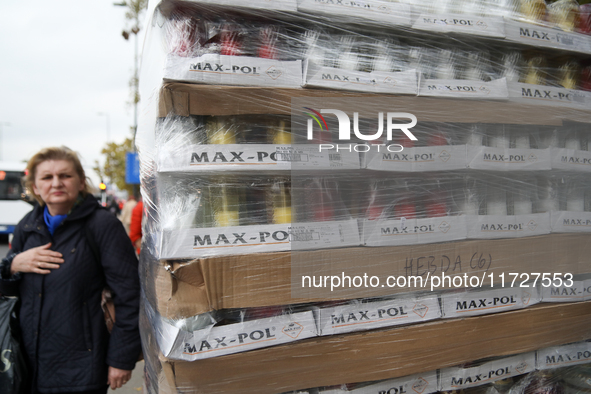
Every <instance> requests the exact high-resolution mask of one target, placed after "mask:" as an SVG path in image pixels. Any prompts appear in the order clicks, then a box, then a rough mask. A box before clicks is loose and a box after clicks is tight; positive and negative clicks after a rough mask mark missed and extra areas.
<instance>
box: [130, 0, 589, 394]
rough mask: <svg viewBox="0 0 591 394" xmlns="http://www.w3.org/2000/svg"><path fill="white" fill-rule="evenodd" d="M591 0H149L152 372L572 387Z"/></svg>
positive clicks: (582, 239) (159, 382)
mask: <svg viewBox="0 0 591 394" xmlns="http://www.w3.org/2000/svg"><path fill="white" fill-rule="evenodd" d="M590 15H591V9H590V8H589V5H579V4H578V3H577V2H576V1H574V0H566V1H565V0H557V1H554V2H550V1H547V2H545V1H544V0H494V1H493V0H480V1H463V0H445V1H423V2H418V1H414V0H400V1H384V0H364V1H349V0H342V1H341V0H338V1H337V0H335V1H332V0H275V1H270V0H251V1H250V2H238V1H233V0H219V1H213V0H210V1H171V0H164V1H160V2H151V3H150V6H149V19H148V25H147V34H146V41H145V45H144V51H143V59H142V73H141V78H140V89H141V95H142V101H141V106H142V108H141V117H140V125H139V129H138V135H137V139H136V141H137V145H138V150H139V154H140V163H141V180H142V197H143V199H144V207H145V215H144V222H143V230H144V237H143V245H142V252H141V256H140V263H141V276H142V285H143V296H144V297H143V308H142V316H141V322H142V323H141V327H142V335H143V339H144V354H145V355H146V374H145V379H146V388H147V390H148V392H150V393H208V394H209V393H257V394H259V393H262V394H279V393H288V392H289V393H291V392H293V393H344V392H354V393H376V394H382V393H388V394H410V393H413V392H414V393H417V394H429V393H435V392H439V391H442V392H452V391H454V392H460V391H461V392H465V393H466V394H468V393H471V392H473V391H478V392H479V393H480V392H482V393H486V394H506V393H509V394H534V393H535V394H538V393H542V392H544V393H551V394H563V393H564V394H570V393H590V392H591V386H590V384H589V382H590V380H591V368H590V367H589V365H590V364H589V363H591V342H589V341H590V340H591V263H590V262H589V256H591V243H590V242H589V241H590V240H591V238H590V237H591V234H590V233H591V35H589V34H591V25H590V24H589V21H590V20H591V19H590Z"/></svg>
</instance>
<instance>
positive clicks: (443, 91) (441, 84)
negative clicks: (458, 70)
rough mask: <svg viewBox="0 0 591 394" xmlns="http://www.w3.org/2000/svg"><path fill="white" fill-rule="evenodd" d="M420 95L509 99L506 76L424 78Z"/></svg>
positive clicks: (420, 87)
mask: <svg viewBox="0 0 591 394" xmlns="http://www.w3.org/2000/svg"><path fill="white" fill-rule="evenodd" d="M419 96H434V97H452V98H462V99H485V100H494V99H507V97H509V94H508V93H507V80H506V79H505V78H501V79H497V80H494V81H490V82H484V81H468V80H463V79H424V80H422V81H421V84H420V86H419Z"/></svg>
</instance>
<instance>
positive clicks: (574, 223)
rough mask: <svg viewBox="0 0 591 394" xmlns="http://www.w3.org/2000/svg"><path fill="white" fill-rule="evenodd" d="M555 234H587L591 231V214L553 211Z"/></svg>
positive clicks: (553, 230) (552, 224) (552, 220)
mask: <svg viewBox="0 0 591 394" xmlns="http://www.w3.org/2000/svg"><path fill="white" fill-rule="evenodd" d="M550 226H551V228H552V232H553V233H585V232H589V231H591V212H573V211H552V212H550Z"/></svg>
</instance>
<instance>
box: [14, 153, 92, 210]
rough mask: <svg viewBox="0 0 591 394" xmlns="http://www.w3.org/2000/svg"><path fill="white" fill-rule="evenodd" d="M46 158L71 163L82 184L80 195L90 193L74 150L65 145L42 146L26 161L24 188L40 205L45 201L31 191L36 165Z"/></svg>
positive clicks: (84, 174)
mask: <svg viewBox="0 0 591 394" xmlns="http://www.w3.org/2000/svg"><path fill="white" fill-rule="evenodd" d="M47 160H67V161H69V162H70V163H72V164H73V165H74V170H75V171H76V174H78V176H79V177H80V181H81V182H82V184H83V185H84V188H83V189H82V192H81V193H82V195H83V196H86V195H87V194H88V193H90V188H89V186H88V182H87V180H86V173H85V172H84V168H82V164H81V163H80V158H79V157H78V154H77V153H76V152H74V151H73V150H71V149H70V148H68V147H65V146H60V147H49V148H43V149H41V150H40V151H39V152H37V153H35V154H34V155H33V157H31V159H30V160H29V162H28V163H27V174H26V175H25V188H26V189H27V191H28V192H29V193H31V195H32V196H33V197H35V199H36V200H37V201H38V202H39V204H41V206H43V205H44V204H45V202H44V201H43V200H42V199H41V196H39V195H37V194H35V192H34V191H33V185H34V184H35V174H36V172H37V166H39V164H41V163H43V162H44V161H47Z"/></svg>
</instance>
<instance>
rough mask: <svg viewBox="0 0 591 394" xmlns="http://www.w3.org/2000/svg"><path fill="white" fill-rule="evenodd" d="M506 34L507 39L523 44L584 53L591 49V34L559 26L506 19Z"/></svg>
mask: <svg viewBox="0 0 591 394" xmlns="http://www.w3.org/2000/svg"><path fill="white" fill-rule="evenodd" d="M505 34H506V38H507V40H510V41H515V42H519V43H522V44H528V45H535V46H538V47H549V48H559V49H566V50H569V51H576V52H583V53H589V52H590V51H591V39H590V38H589V36H586V35H583V34H578V33H569V32H565V31H562V30H560V29H558V28H556V29H554V28H551V27H543V26H539V25H534V24H530V23H527V22H517V21H511V20H506V21H505Z"/></svg>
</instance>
